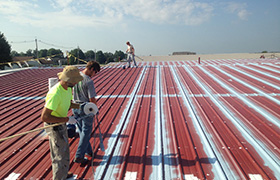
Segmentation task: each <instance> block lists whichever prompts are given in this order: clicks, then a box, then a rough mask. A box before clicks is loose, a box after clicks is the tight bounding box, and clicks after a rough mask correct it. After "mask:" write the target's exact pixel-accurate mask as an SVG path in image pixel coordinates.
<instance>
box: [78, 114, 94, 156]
mask: <svg viewBox="0 0 280 180" xmlns="http://www.w3.org/2000/svg"><path fill="white" fill-rule="evenodd" d="M73 114H74V116H75V118H76V119H77V121H78V122H77V129H78V132H79V135H80V141H79V145H78V149H77V152H76V155H75V157H76V158H83V157H84V155H85V153H87V154H92V147H91V144H90V141H89V140H90V137H91V132H92V124H93V120H94V117H93V116H88V115H86V114H85V113H84V112H83V111H82V110H80V109H73Z"/></svg>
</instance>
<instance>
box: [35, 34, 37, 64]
mask: <svg viewBox="0 0 280 180" xmlns="http://www.w3.org/2000/svg"><path fill="white" fill-rule="evenodd" d="M35 43H36V58H37V59H38V43H37V38H36V37H35Z"/></svg>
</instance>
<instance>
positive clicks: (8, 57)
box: [0, 32, 126, 69]
mask: <svg viewBox="0 0 280 180" xmlns="http://www.w3.org/2000/svg"><path fill="white" fill-rule="evenodd" d="M69 55H71V56H70V57H69V64H71V65H73V64H80V63H82V62H83V61H90V60H96V61H97V62H99V63H100V64H107V63H110V62H118V61H120V60H122V59H124V58H126V54H125V53H124V52H123V51H121V50H119V51H117V50H116V51H115V53H114V54H113V53H111V52H104V53H103V52H102V51H101V50H100V51H97V52H96V53H95V52H94V51H93V50H88V51H86V52H83V51H82V50H81V49H80V48H76V49H73V50H71V51H69ZM19 56H25V57H26V56H28V57H32V58H35V59H36V58H47V57H50V56H51V57H56V58H64V56H63V52H62V51H61V50H60V49H55V48H50V49H41V50H38V52H37V50H32V49H29V50H27V51H26V52H25V53H24V52H20V53H19V52H17V51H11V45H10V44H9V43H8V41H7V40H6V38H5V36H4V34H3V33H1V32H0V68H1V69H3V67H4V63H7V62H11V61H12V58H13V57H19ZM79 59H81V60H83V61H79Z"/></svg>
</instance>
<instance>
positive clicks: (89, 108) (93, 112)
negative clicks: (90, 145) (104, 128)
mask: <svg viewBox="0 0 280 180" xmlns="http://www.w3.org/2000/svg"><path fill="white" fill-rule="evenodd" d="M82 110H83V111H84V113H85V114H86V115H88V116H95V117H96V121H97V124H98V129H99V140H100V149H101V151H103V152H104V151H105V148H104V144H103V138H102V135H101V129H100V126H99V121H98V114H99V111H98V107H97V106H96V104H94V103H92V102H88V103H86V104H85V105H84V107H83V108H82Z"/></svg>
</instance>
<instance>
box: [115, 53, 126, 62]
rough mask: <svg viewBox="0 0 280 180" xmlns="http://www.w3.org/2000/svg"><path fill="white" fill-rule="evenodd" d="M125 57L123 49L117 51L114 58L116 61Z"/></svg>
mask: <svg viewBox="0 0 280 180" xmlns="http://www.w3.org/2000/svg"><path fill="white" fill-rule="evenodd" d="M124 58H125V54H124V52H122V51H115V54H114V59H115V61H120V60H122V59H124Z"/></svg>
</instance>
